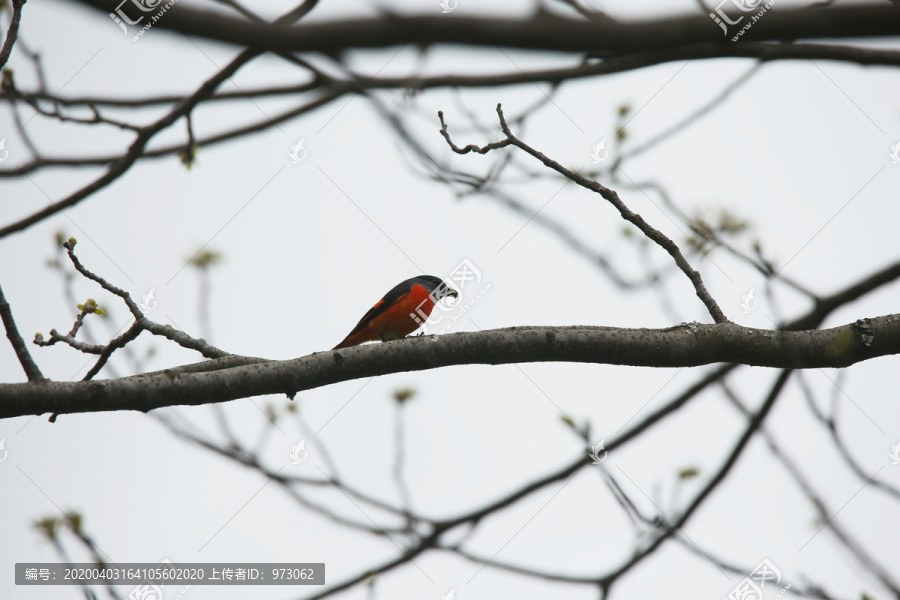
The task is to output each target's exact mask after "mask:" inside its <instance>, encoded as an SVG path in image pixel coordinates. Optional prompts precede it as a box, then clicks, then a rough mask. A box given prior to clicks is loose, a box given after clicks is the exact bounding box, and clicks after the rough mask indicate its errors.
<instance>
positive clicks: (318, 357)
mask: <svg viewBox="0 0 900 600" xmlns="http://www.w3.org/2000/svg"><path fill="white" fill-rule="evenodd" d="M891 354H900V314H898V315H887V316H883V317H877V318H873V319H861V320H859V321H857V322H855V323H851V324H847V325H842V326H840V327H835V328H832V329H824V330H812V331H774V330H768V329H752V328H749V327H743V326H740V325H736V324H733V323H718V324H715V325H703V324H699V323H686V324H682V325H679V326H676V327H670V328H668V329H624V328H617V327H585V326H575V327H513V328H508V329H495V330H488V331H479V332H472V333H469V332H466V333H454V334H450V335H443V336H427V337H414V338H406V339H402V340H397V341H393V342H386V343H383V344H373V345H366V346H357V347H353V348H346V349H342V350H336V351H328V352H316V353H314V354H310V355H307V356H304V357H301V358H296V359H293V360H284V361H261V362H258V363H255V364H247V365H242V366H230V367H228V368H221V369H215V365H214V363H215V361H211V362H209V363H203V364H204V365H209V368H210V370H207V371H203V372H186V371H185V370H183V369H175V370H171V371H160V372H157V373H148V374H144V375H136V376H133V377H123V378H121V379H112V380H103V381H81V382H34V383H20V384H3V385H0V418H6V417H15V416H21V415H36V414H42V413H47V412H51V413H56V414H65V413H75V412H97V411H111V410H141V411H148V410H152V409H154V408H160V407H163V406H174V405H199V404H209V403H214V402H224V401H227V400H235V399H238V398H247V397H250V396H258V395H262V394H288V395H293V394H294V393H296V392H298V391H303V390H309V389H313V388H318V387H322V386H325V385H329V384H332V383H338V382H340V381H349V380H352V379H360V378H364V377H374V376H378V375H387V374H389V373H402V372H408V371H423V370H427V369H436V368H439V367H448V366H453V365H501V364H513V363H525V362H578V363H595V364H614V365H632V366H644V367H695V366H699V365H706V364H712V363H737V364H745V365H751V366H761V367H776V368H792V369H810V368H823V367H847V366H850V365H852V364H854V363H857V362H860V361H863V360H867V359H870V358H874V357H877V356H885V355H891ZM224 360H228V359H227V358H226V359H224ZM232 364H233V363H232Z"/></svg>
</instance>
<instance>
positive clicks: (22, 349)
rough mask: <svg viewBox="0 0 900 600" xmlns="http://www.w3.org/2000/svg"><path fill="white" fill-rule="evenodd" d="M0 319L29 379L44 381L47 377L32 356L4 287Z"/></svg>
mask: <svg viewBox="0 0 900 600" xmlns="http://www.w3.org/2000/svg"><path fill="white" fill-rule="evenodd" d="M0 319H2V320H3V327H4V328H5V329H6V337H7V338H9V343H10V344H12V347H13V350H15V351H16V357H17V358H18V359H19V363H20V364H21V365H22V369H23V370H24V371H25V375H26V376H27V377H28V381H44V379H45V377H44V375H43V373H41V369H40V368H39V367H38V366H37V363H36V362H34V359H33V358H31V354H30V353H29V352H28V346H27V345H25V340H23V339H22V336H21V335H20V334H19V328H18V327H16V321H15V319H13V314H12V309H11V308H10V307H9V302H7V301H6V296H4V295H3V289H2V288H0Z"/></svg>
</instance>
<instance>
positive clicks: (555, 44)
mask: <svg viewBox="0 0 900 600" xmlns="http://www.w3.org/2000/svg"><path fill="white" fill-rule="evenodd" d="M78 1H79V2H80V3H82V4H87V5H90V6H93V7H95V8H98V9H100V10H102V11H103V12H104V13H111V12H114V11H115V10H116V8H117V6H118V5H119V4H120V0H78ZM736 16H737V15H734V17H736ZM746 18H747V17H745V19H746ZM156 28H162V29H170V30H173V31H177V32H180V33H183V34H186V35H190V36H200V37H205V38H208V39H212V40H217V41H220V42H224V43H228V44H236V45H239V46H246V47H252V48H256V49H260V50H269V51H276V52H322V53H326V54H331V55H335V54H340V53H342V52H344V51H346V50H350V49H354V48H388V47H393V46H401V45H405V44H411V45H414V46H422V47H424V46H431V45H434V44H453V45H465V46H484V47H490V48H496V47H501V48H519V49H528V50H551V51H559V52H575V53H583V52H592V53H596V52H600V53H606V52H614V53H619V52H636V51H645V50H659V49H664V48H675V47H679V46H685V45H691V44H699V43H708V42H712V43H721V42H725V41H727V40H729V39H730V36H727V37H726V36H725V35H724V34H723V32H722V30H721V29H720V28H719V27H718V26H717V25H716V24H715V23H714V22H713V20H712V19H710V17H709V15H707V14H706V13H705V12H701V11H699V10H698V11H696V12H694V13H691V14H688V15H682V16H662V17H660V18H657V19H652V20H646V21H632V22H617V21H612V20H610V21H592V20H587V19H583V18H570V17H563V16H560V15H556V14H552V13H547V12H537V13H535V14H533V15H532V16H530V17H525V18H508V17H472V16H468V15H463V14H461V13H460V14H458V15H457V14H454V15H440V14H438V15H433V16H432V15H429V16H412V15H400V14H386V15H380V16H377V17H371V18H353V19H341V20H332V21H320V22H318V23H309V24H301V25H297V26H293V27H283V26H277V25H263V24H258V23H253V22H251V21H248V20H246V19H240V18H236V17H233V16H230V15H225V14H223V13H221V12H213V11H208V10H201V9H195V8H190V7H189V6H186V5H181V4H179V5H178V6H177V7H175V8H174V9H173V10H169V11H167V12H166V14H165V15H164V16H163V17H162V18H160V20H159V22H158V23H156V24H155V25H154V30H155V29H156ZM898 33H900V10H897V8H896V6H894V5H893V4H892V3H890V2H876V3H871V4H863V5H858V4H857V5H854V4H849V5H846V6H831V7H826V8H823V7H811V8H800V9H786V8H785V9H781V8H778V9H777V10H773V11H771V12H769V13H767V14H765V15H764V16H763V18H761V19H760V20H759V21H757V22H756V23H754V25H753V28H752V29H749V30H747V31H746V32H745V34H744V35H743V36H742V37H741V40H742V41H744V40H747V41H750V40H752V41H775V42H780V41H782V40H792V41H793V40H802V39H826V38H854V37H875V36H892V35H897V34H898ZM731 35H734V33H732V34H731ZM727 44H728V45H731V44H732V42H730V41H727Z"/></svg>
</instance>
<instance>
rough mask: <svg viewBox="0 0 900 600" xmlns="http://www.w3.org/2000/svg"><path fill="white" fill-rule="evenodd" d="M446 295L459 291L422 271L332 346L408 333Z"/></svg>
mask: <svg viewBox="0 0 900 600" xmlns="http://www.w3.org/2000/svg"><path fill="white" fill-rule="evenodd" d="M447 296H453V297H454V298H456V297H459V292H457V291H456V290H454V289H453V288H452V287H450V286H449V285H447V284H446V283H444V282H443V281H441V279H439V278H437V277H435V276H434V275H419V276H418V277H412V278H410V279H407V280H406V281H403V282H401V283H398V284H397V285H395V286H394V288H393V289H391V291H389V292H388V293H387V294H385V295H384V298H382V299H381V300H379V301H378V302H376V303H375V306H373V307H372V308H370V309H369V312H367V313H366V314H365V315H363V318H362V319H360V320H359V323H357V324H356V327H354V328H353V331H351V332H350V333H349V334H347V337H345V338H344V340H343V341H342V342H341V343H340V344H338V345H337V346H335V347H334V348H333V350H338V349H340V348H347V347H350V346H358V345H359V344H362V343H363V342H376V341H379V340H380V341H382V342H389V341H391V340H398V339H400V338H402V337H406V336H407V335H409V334H410V333H412V332H413V331H415V330H416V329H418V328H419V326H420V325H422V323H423V322H424V320H425V319H427V318H428V315H430V314H431V311H432V309H434V305H435V303H437V302H440V301H441V300H442V299H443V298H446V297H447Z"/></svg>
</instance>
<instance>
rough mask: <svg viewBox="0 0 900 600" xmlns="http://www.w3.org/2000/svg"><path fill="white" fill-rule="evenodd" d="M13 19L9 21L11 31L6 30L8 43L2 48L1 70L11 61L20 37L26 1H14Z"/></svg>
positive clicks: (0, 55)
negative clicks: (10, 56) (20, 25)
mask: <svg viewBox="0 0 900 600" xmlns="http://www.w3.org/2000/svg"><path fill="white" fill-rule="evenodd" d="M11 4H12V18H10V20H9V29H7V30H6V41H5V42H3V48H0V68H2V67H3V65H5V64H6V62H7V61H8V60H9V55H10V53H11V52H12V49H13V45H14V44H15V43H16V39H17V38H18V37H19V23H20V22H21V21H22V8H23V7H24V6H25V0H12V2H11Z"/></svg>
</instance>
